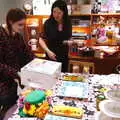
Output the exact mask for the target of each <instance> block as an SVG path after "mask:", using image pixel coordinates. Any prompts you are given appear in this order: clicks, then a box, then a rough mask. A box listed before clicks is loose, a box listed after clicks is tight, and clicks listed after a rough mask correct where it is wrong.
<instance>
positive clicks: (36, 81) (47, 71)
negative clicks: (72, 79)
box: [21, 59, 62, 89]
mask: <svg viewBox="0 0 120 120" xmlns="http://www.w3.org/2000/svg"><path fill="white" fill-rule="evenodd" d="M61 67H62V64H61V63H58V62H54V61H47V60H43V59H34V60H33V61H31V62H30V63H28V64H27V65H26V66H24V67H23V68H22V69H21V82H22V84H23V85H26V86H30V87H34V88H43V89H50V88H52V87H53V85H55V84H56V81H57V80H58V77H59V76H60V74H61Z"/></svg>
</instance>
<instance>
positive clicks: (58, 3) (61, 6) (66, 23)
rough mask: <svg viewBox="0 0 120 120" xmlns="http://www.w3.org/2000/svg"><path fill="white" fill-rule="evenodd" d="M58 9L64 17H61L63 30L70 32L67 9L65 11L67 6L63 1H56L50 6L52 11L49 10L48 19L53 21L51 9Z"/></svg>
mask: <svg viewBox="0 0 120 120" xmlns="http://www.w3.org/2000/svg"><path fill="white" fill-rule="evenodd" d="M56 7H58V8H59V9H60V10H61V11H63V13H64V15H63V28H64V29H65V30H70V29H71V21H70V18H69V15H68V9H67V4H66V2H65V1H63V0H56V1H55V2H54V3H53V5H52V9H51V16H50V19H52V20H54V21H55V19H54V17H53V9H54V8H56Z"/></svg>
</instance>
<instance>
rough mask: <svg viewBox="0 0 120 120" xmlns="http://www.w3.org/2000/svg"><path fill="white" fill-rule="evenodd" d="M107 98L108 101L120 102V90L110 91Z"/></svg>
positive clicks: (106, 94)
mask: <svg viewBox="0 0 120 120" xmlns="http://www.w3.org/2000/svg"><path fill="white" fill-rule="evenodd" d="M105 96H106V98H107V99H110V100H114V101H118V102H120V89H118V90H109V91H107V92H105Z"/></svg>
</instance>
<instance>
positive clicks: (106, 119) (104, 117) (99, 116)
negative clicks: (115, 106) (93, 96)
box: [95, 112, 120, 120]
mask: <svg viewBox="0 0 120 120" xmlns="http://www.w3.org/2000/svg"><path fill="white" fill-rule="evenodd" d="M95 120H120V119H119V118H112V117H108V116H107V115H105V114H104V113H102V112H100V113H98V114H97V115H96V118H95Z"/></svg>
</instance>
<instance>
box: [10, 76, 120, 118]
mask: <svg viewBox="0 0 120 120" xmlns="http://www.w3.org/2000/svg"><path fill="white" fill-rule="evenodd" d="M87 79H88V84H89V95H88V96H89V97H88V101H87V102H83V101H75V102H74V103H75V104H76V106H77V107H82V108H83V109H84V110H85V114H84V116H83V119H82V120H96V119H95V117H96V114H97V113H98V111H97V110H96V98H95V97H96V95H98V94H99V92H100V91H99V90H100V88H106V89H116V88H118V87H119V88H120V75H119V74H110V75H93V74H91V75H89V76H88V77H87ZM61 82H62V80H59V81H58V83H57V84H56V86H54V87H53V95H52V96H51V100H52V101H51V105H56V104H61V105H62V104H65V103H70V102H72V100H69V99H68V100H64V99H63V98H62V97H56V92H57V88H58V86H59V85H60V84H61ZM17 113H18V111H17V110H16V111H15V113H13V114H12V117H11V118H20V117H19V116H18V114H17ZM11 120H12V119H11ZM16 120H17V119H16Z"/></svg>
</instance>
